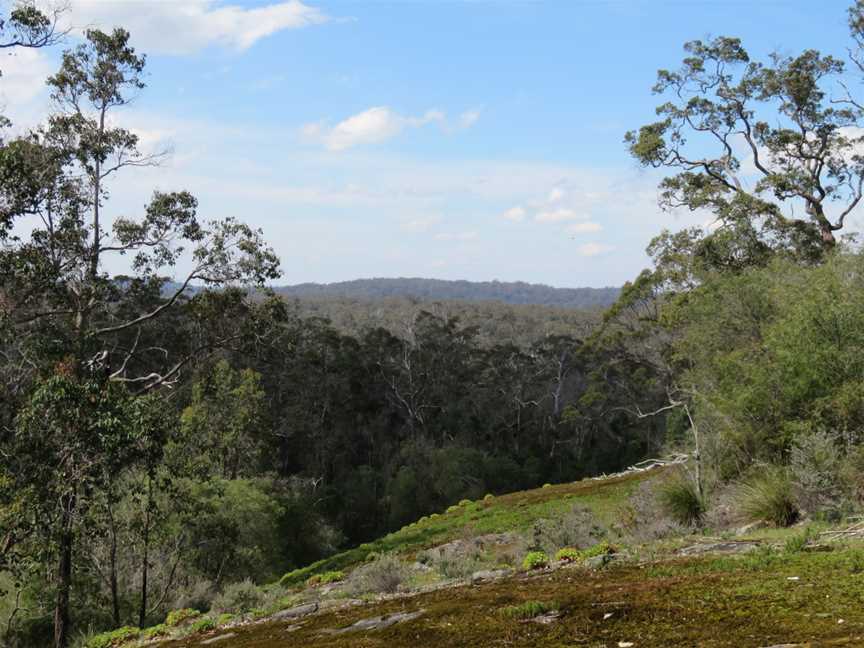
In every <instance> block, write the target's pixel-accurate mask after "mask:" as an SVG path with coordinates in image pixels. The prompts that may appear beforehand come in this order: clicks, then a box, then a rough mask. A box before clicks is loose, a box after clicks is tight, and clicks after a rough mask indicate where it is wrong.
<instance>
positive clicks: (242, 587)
mask: <svg viewBox="0 0 864 648" xmlns="http://www.w3.org/2000/svg"><path fill="white" fill-rule="evenodd" d="M264 598H265V596H264V592H263V591H261V588H260V587H258V586H257V585H256V584H255V583H253V582H252V581H251V580H250V579H248V578H247V579H246V580H243V581H240V582H239V583H231V584H230V585H228V586H226V587H225V589H224V590H222V592H221V593H220V594H219V596H217V597H216V598H215V599H214V600H213V607H212V608H211V609H212V610H213V611H214V612H233V613H236V614H245V613H246V612H249V611H251V610H252V609H254V608H256V607H260V605H261V604H262V603H263V602H264Z"/></svg>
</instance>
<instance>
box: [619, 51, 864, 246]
mask: <svg viewBox="0 0 864 648" xmlns="http://www.w3.org/2000/svg"><path fill="white" fill-rule="evenodd" d="M684 49H685V51H686V53H687V56H686V57H685V58H684V60H683V63H682V66H681V68H680V69H678V70H660V71H659V72H658V74H657V83H656V85H655V86H654V92H655V93H656V94H658V95H662V96H664V97H666V98H667V101H665V102H664V103H662V104H661V105H659V106H658V107H657V115H658V117H659V119H658V120H657V121H654V122H652V123H649V124H647V125H644V126H642V127H641V128H640V129H638V130H636V131H631V132H629V133H627V135H626V138H625V141H626V142H627V144H628V146H629V149H630V152H631V154H632V155H633V156H634V157H635V158H636V160H638V161H639V162H640V163H642V164H643V165H646V166H651V167H655V168H664V169H668V170H671V171H672V175H670V176H667V177H666V178H665V179H663V180H662V182H661V183H660V203H661V206H663V207H664V208H676V207H686V208H689V209H691V210H707V211H708V212H710V213H711V214H712V215H713V217H714V218H716V219H717V221H718V222H719V224H721V225H722V226H740V225H741V224H742V223H746V224H749V225H750V226H752V227H753V228H755V229H756V230H758V231H759V233H760V238H761V239H762V240H764V241H768V242H778V243H780V244H782V245H784V246H791V247H794V248H795V249H796V250H797V251H798V252H799V254H801V255H802V256H803V257H805V258H808V259H810V260H816V259H818V258H820V257H821V255H822V253H823V252H824V251H825V250H828V249H831V248H833V247H834V245H835V244H836V232H839V231H841V230H843V229H844V227H846V225H847V220H848V218H849V215H850V214H851V213H852V212H853V211H854V210H855V208H856V207H858V205H859V204H860V202H861V198H862V190H864V157H862V156H861V154H860V149H861V145H862V144H864V137H862V136H861V135H860V131H859V128H860V127H861V126H862V124H864V111H862V109H861V107H860V106H859V105H858V104H857V103H855V102H854V101H851V100H850V99H851V97H850V96H846V95H845V93H842V92H838V91H839V89H840V88H841V87H842V86H841V85H840V84H841V83H843V81H844V79H845V78H846V77H845V65H844V63H843V61H841V60H839V59H836V58H834V57H831V56H824V55H822V54H820V53H819V52H817V51H815V50H806V51H804V52H802V53H801V54H799V55H797V56H781V55H779V54H778V55H773V56H771V57H770V59H769V60H768V61H767V62H764V63H763V62H757V61H754V60H752V59H751V57H750V55H749V54H748V52H747V51H746V50H745V48H744V47H743V45H742V44H741V41H740V40H739V39H737V38H728V37H718V38H715V39H712V40H710V41H707V42H703V41H698V40H697V41H691V42H689V43H687V44H685V46H684Z"/></svg>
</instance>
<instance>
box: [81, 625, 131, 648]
mask: <svg viewBox="0 0 864 648" xmlns="http://www.w3.org/2000/svg"><path fill="white" fill-rule="evenodd" d="M140 634H141V630H140V629H138V628H134V627H132V626H123V627H122V628H117V629H116V630H111V631H110V632H103V633H101V634H98V635H96V636H95V637H91V638H90V639H89V640H88V641H87V643H86V644H85V646H86V648H114V647H115V646H122V645H123V644H126V643H128V642H130V641H132V640H133V639H137V638H138V636H139V635H140Z"/></svg>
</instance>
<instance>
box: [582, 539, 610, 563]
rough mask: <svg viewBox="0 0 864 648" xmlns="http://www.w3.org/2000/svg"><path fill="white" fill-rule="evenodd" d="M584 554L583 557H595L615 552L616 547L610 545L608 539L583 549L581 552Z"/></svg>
mask: <svg viewBox="0 0 864 648" xmlns="http://www.w3.org/2000/svg"><path fill="white" fill-rule="evenodd" d="M579 553H580V554H581V555H582V559H583V560H584V559H585V558H594V557H595V556H605V555H606V554H613V553H615V547H613V546H612V545H610V544H609V543H608V542H607V541H606V540H604V541H603V542H598V543H597V544H595V545H593V546H591V547H588V548H587V549H583V550H582V551H580V552H579Z"/></svg>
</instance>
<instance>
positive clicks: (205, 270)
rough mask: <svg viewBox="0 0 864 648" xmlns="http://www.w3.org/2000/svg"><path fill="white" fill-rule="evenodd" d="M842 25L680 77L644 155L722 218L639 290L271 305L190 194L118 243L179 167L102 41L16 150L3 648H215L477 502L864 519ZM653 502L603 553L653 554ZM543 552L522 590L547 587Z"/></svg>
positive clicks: (160, 204) (714, 516)
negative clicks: (135, 642)
mask: <svg viewBox="0 0 864 648" xmlns="http://www.w3.org/2000/svg"><path fill="white" fill-rule="evenodd" d="M4 17H5V18H6V20H4V21H2V22H0V37H2V39H3V41H2V45H3V47H4V48H13V47H36V48H38V47H51V46H54V45H57V43H58V41H59V39H60V38H61V36H62V34H61V33H59V32H58V31H57V26H56V25H57V23H56V22H55V21H56V16H51V15H46V14H45V13H43V12H42V11H40V10H39V9H38V8H37V7H36V6H35V5H33V4H30V3H24V4H21V5H18V6H16V8H15V9H13V10H12V11H11V12H9V13H8V15H5V14H4ZM848 19H849V27H850V34H851V42H850V43H849V56H850V57H851V58H849V59H848V60H847V59H845V58H843V59H841V58H837V57H834V56H829V55H823V54H821V53H819V52H816V51H814V50H805V51H803V52H801V53H799V54H795V55H776V56H774V57H771V58H768V59H766V60H765V61H761V62H757V61H754V60H751V57H750V55H749V54H748V52H747V50H746V49H745V48H744V45H743V44H742V43H741V42H740V41H739V40H737V39H735V38H729V37H717V38H714V39H711V40H707V41H693V42H689V43H687V44H686V45H685V57H684V59H683V61H682V63H681V66H680V67H679V68H676V69H673V70H665V69H664V70H660V72H659V73H658V80H657V85H656V86H655V88H654V90H655V92H656V93H657V94H658V95H662V97H660V98H659V101H660V102H661V103H660V104H659V106H658V109H657V121H654V122H651V123H648V124H646V125H644V126H642V127H641V128H639V129H636V130H634V131H631V132H629V133H627V134H626V136H625V146H627V148H628V149H629V151H630V153H631V154H632V155H633V157H634V159H635V160H636V161H637V162H638V163H640V164H643V165H645V166H648V167H654V168H657V169H660V170H662V172H663V173H664V178H663V180H662V181H661V185H660V190H659V192H660V193H659V195H660V200H661V203H662V204H663V205H664V206H665V207H668V208H669V209H682V208H685V209H691V210H698V211H700V212H709V213H710V214H711V216H712V222H711V226H706V227H704V228H702V227H697V228H689V229H685V230H682V231H678V232H672V231H668V230H664V231H662V232H660V233H659V234H658V236H657V237H656V238H654V239H653V240H652V241H651V242H650V243H649V244H648V254H649V256H650V258H651V266H650V267H649V268H648V269H646V270H644V271H643V272H642V273H641V274H640V275H639V276H638V277H635V278H634V279H633V281H632V282H629V283H627V284H626V285H625V286H624V287H623V289H621V291H620V293H619V292H618V291H616V290H615V289H600V290H598V291H592V290H590V289H576V290H575V291H565V292H561V289H551V288H547V287H537V286H529V285H528V284H506V283H500V284H499V283H491V284H467V283H463V282H436V281H432V280H376V281H371V282H370V281H359V282H349V283H348V285H347V286H345V285H337V286H329V287H327V288H326V289H322V288H319V287H316V286H305V285H304V286H298V287H293V288H290V289H289V288H285V289H273V288H272V286H274V285H278V284H280V283H281V282H283V281H284V280H285V278H284V277H283V276H282V274H281V270H280V259H279V258H278V256H277V255H276V253H275V252H274V251H273V249H272V248H271V247H270V246H269V245H268V244H267V242H266V241H267V237H266V232H263V231H261V230H259V229H256V228H254V227H252V226H251V225H249V224H247V223H245V222H243V221H241V220H238V219H233V218H227V219H216V220H214V219H208V218H207V217H206V215H202V214H199V208H198V201H197V199H196V198H195V197H194V196H193V195H192V194H190V193H188V192H185V191H177V192H162V191H158V190H156V191H154V192H153V194H152V198H151V200H150V202H149V203H148V204H147V205H146V206H145V207H144V209H143V210H142V211H141V213H140V214H137V215H133V216H128V217H123V218H116V219H113V220H112V221H111V222H106V220H105V208H106V205H107V204H108V203H109V201H110V198H111V196H110V195H109V194H108V193H107V191H106V188H105V183H106V179H107V178H109V177H112V176H113V175H114V174H117V173H129V174H135V173H136V171H137V170H138V169H140V168H141V167H146V166H149V165H153V164H158V163H160V162H161V161H162V154H161V153H155V154H153V153H148V154H145V153H143V152H142V151H141V150H140V143H139V139H138V136H137V135H136V134H135V133H134V132H132V131H131V130H128V129H126V128H123V127H120V126H117V123H118V122H116V121H114V120H113V119H112V117H113V115H114V114H115V112H116V111H118V110H121V109H122V108H123V107H124V106H126V105H127V104H128V103H129V102H130V101H131V100H132V98H133V97H135V96H137V95H138V94H139V93H140V92H142V91H144V89H145V82H144V80H145V79H146V59H145V58H144V56H143V55H142V54H141V53H140V52H137V51H136V50H135V49H134V48H133V47H132V46H131V45H130V41H129V38H130V36H129V34H128V32H126V31H125V30H123V29H120V28H118V29H116V30H114V31H111V32H103V31H100V30H95V29H92V30H87V31H86V33H85V34H84V37H83V38H82V39H80V40H78V41H75V42H74V44H73V46H72V47H70V48H68V49H67V50H66V51H65V53H64V55H63V57H62V61H61V64H60V67H59V69H58V70H57V72H56V73H55V74H54V75H52V76H51V77H50V78H49V79H48V86H49V88H50V91H51V95H52V99H53V106H54V109H53V110H54V112H53V113H52V114H51V116H50V117H49V118H48V120H47V121H46V122H45V123H44V124H43V125H42V126H40V127H38V128H36V129H34V130H32V131H30V132H27V133H23V134H14V133H13V132H12V131H10V132H9V134H7V135H6V136H4V137H3V139H2V141H0V244H2V245H0V353H2V360H3V362H2V365H0V586H2V590H3V592H2V599H0V632H2V636H3V641H4V642H5V644H6V645H8V646H11V647H19V646H20V647H24V646H48V645H54V646H55V647H56V648H66V647H67V646H70V645H73V644H75V645H80V646H88V648H89V647H95V648H105V647H109V646H114V645H120V643H122V642H120V643H114V641H115V639H117V640H118V641H120V639H122V638H123V637H126V638H132V639H137V637H138V636H139V635H138V633H139V629H144V628H148V627H154V628H157V629H159V628H160V627H161V629H160V630H158V632H157V631H156V630H154V631H153V632H154V633H155V634H154V635H153V636H154V637H158V636H161V635H160V634H159V633H160V632H162V631H165V632H166V633H167V632H168V630H166V626H165V625H164V624H163V622H165V623H167V624H168V626H172V627H173V626H174V625H176V623H180V620H178V619H179V617H182V616H183V614H187V613H188V614H191V612H190V610H193V609H194V610H198V611H203V612H208V611H209V612H210V613H211V614H210V616H207V617H205V618H202V619H200V620H199V621H198V622H196V623H202V625H200V627H199V626H192V630H190V631H193V632H194V631H197V630H196V629H195V628H197V629H199V630H202V631H205V630H208V629H210V628H212V627H214V626H215V625H217V622H218V618H220V617H217V616H216V615H217V614H218V613H229V612H230V613H233V612H238V613H239V614H241V615H242V614H248V615H253V614H255V613H256V611H257V610H258V605H259V603H260V601H261V600H262V599H261V598H260V597H261V596H262V595H261V592H262V591H263V590H262V589H261V588H263V586H265V585H266V586H267V587H268V589H267V592H268V593H269V594H268V595H270V596H271V599H270V600H275V601H277V602H279V601H283V600H287V599H285V598H284V597H289V594H290V595H293V594H291V593H290V592H289V591H288V590H283V589H282V588H283V587H289V586H291V585H293V582H292V581H291V578H287V577H284V578H283V576H284V575H285V574H286V572H292V570H296V569H298V568H303V567H304V566H306V565H308V564H309V563H312V562H314V561H316V560H318V559H321V558H324V557H327V556H330V555H333V554H335V553H336V552H338V551H340V550H345V549H350V548H352V547H356V546H357V545H360V546H363V545H362V543H365V542H368V541H371V540H374V539H376V538H378V537H379V536H382V535H384V534H386V533H388V532H390V531H396V530H399V529H403V528H404V527H406V526H408V525H412V524H415V521H416V520H418V519H422V518H425V517H426V516H430V518H431V516H437V515H438V514H439V513H440V512H441V511H442V510H446V509H448V507H453V506H454V505H457V503H460V504H458V506H466V507H467V506H468V505H469V504H471V505H472V506H475V505H476V503H472V502H473V501H474V500H482V499H484V498H487V497H488V499H485V501H487V502H489V501H494V499H495V496H496V495H498V494H501V493H506V492H512V491H517V490H521V489H528V488H535V487H538V486H541V485H544V484H557V483H562V482H571V481H574V480H576V479H580V478H583V477H589V476H594V475H598V474H602V473H610V472H615V471H618V470H621V469H622V468H625V467H627V466H629V465H631V464H633V463H635V462H637V461H639V460H642V459H644V458H646V457H651V456H658V455H661V454H667V453H671V452H679V453H684V454H685V455H686V457H687V458H688V461H687V462H686V463H681V464H680V466H679V467H680V468H681V469H680V470H678V471H676V472H675V473H674V475H672V477H670V479H668V480H667V481H666V482H664V484H663V490H662V492H661V493H659V495H657V498H656V502H655V503H658V504H657V506H658V508H657V509H656V511H657V513H656V515H657V516H660V515H661V513H660V511H662V515H663V516H665V517H664V518H663V519H664V520H667V519H668V521H669V525H668V526H664V527H663V533H669V532H670V531H669V529H673V530H674V531H675V532H678V533H689V532H697V533H698V532H702V531H706V530H708V531H710V530H716V531H718V532H727V531H729V530H730V529H731V528H732V523H731V522H730V519H735V520H744V521H748V522H752V521H758V522H760V523H764V524H770V525H774V526H778V527H783V526H788V525H791V524H794V523H795V522H797V521H798V520H801V519H808V520H816V521H823V522H826V523H828V522H831V521H837V520H841V519H844V518H845V517H846V516H848V515H850V514H854V513H856V512H860V511H861V510H862V507H864V445H862V438H861V430H862V426H864V379H862V375H864V373H862V371H864V366H862V363H864V360H862V358H864V353H862V351H864V335H862V331H864V254H862V252H861V248H860V245H859V243H858V241H857V235H856V233H855V232H854V231H850V230H854V228H853V227H852V224H853V223H854V218H855V215H856V214H858V213H859V211H860V203H861V199H862V192H864V158H862V155H861V153H860V151H861V147H862V145H864V137H862V136H861V135H860V133H861V132H862V131H861V128H862V127H864V106H862V103H861V101H862V100H860V99H859V98H858V95H857V94H856V93H855V91H856V90H857V89H858V87H857V85H853V84H852V83H851V81H852V80H856V81H859V80H860V79H861V78H864V54H862V52H864V49H862V47H864V3H861V2H858V3H856V4H854V5H853V6H852V7H851V8H850V9H849V11H848ZM837 56H838V57H845V56H846V54H844V53H843V52H842V51H841V52H839V53H838V55H837ZM634 91H636V90H634ZM25 225H26V226H25ZM121 263H122V264H125V265H124V266H123V267H126V268H127V270H126V271H125V272H124V273H123V274H121V275H117V274H114V273H112V272H110V271H109V270H108V268H112V267H117V265H118V264H121ZM322 290H323V291H324V294H322V293H321V291H322ZM345 290H348V292H344V291H345ZM586 291H588V292H586ZM406 292H407V293H408V294H409V295H410V296H406ZM612 297H614V298H615V301H614V303H613V304H611V306H609V308H606V309H605V310H601V309H598V308H593V307H596V306H604V305H606V304H607V300H608V299H611V298H612ZM486 299H492V300H493V301H481V300H486ZM502 302H513V303H509V304H505V303H502ZM537 302H540V303H541V304H543V305H539V306H535V305H531V304H535V303H537ZM575 305H579V306H585V305H588V306H592V308H590V309H588V310H580V309H577V308H570V306H575ZM565 306H566V307H567V308H564V307H565ZM670 474H671V473H670ZM541 490H542V489H541ZM652 501H654V500H652ZM637 504H639V503H638V502H635V503H634V502H630V503H626V504H625V506H624V507H623V508H621V509H620V510H616V512H615V516H616V517H618V518H620V520H619V523H620V524H619V526H620V529H617V530H615V529H608V530H606V531H604V532H606V533H609V534H612V533H613V532H614V533H619V535H618V536H616V539H618V540H621V541H628V542H629V541H632V538H633V534H632V533H631V532H632V528H631V529H629V531H628V533H631V535H625V533H624V531H622V530H621V529H624V527H627V525H628V524H630V526H631V527H632V526H633V525H643V526H644V527H645V528H647V527H649V526H651V521H650V520H646V519H645V515H644V510H643V509H639V508H638V506H637ZM458 506H457V508H458ZM639 506H641V505H639ZM451 510H452V509H451ZM579 514H580V513H579V511H576V512H575V513H574V515H576V517H577V518H578V517H579ZM640 515H641V517H640ZM658 519H659V517H658ZM580 520H581V522H584V520H582V519H581V518H579V519H578V520H577V522H580ZM627 520H630V522H629V523H628V522H627ZM581 522H580V523H581ZM574 524H575V523H574ZM588 526H590V525H588ZM538 528H540V530H539V531H537V532H536V533H535V534H534V536H533V537H532V538H531V539H529V540H526V541H525V542H526V544H525V546H524V549H525V550H526V551H529V550H530V552H529V553H528V554H527V555H526V556H522V555H520V556H518V557H517V558H516V559H515V560H516V561H517V562H519V563H521V562H522V560H523V559H525V560H528V558H529V556H530V555H531V554H534V557H535V558H536V559H538V560H540V561H541V562H542V561H543V560H546V561H547V562H548V558H549V557H548V556H546V557H545V558H543V556H540V557H539V558H538V557H537V555H536V554H538V553H540V554H543V551H542V549H543V548H544V547H543V546H542V542H543V533H541V532H543V528H542V525H541V526H540V527H538ZM652 528H653V527H652ZM535 530H536V529H535ZM625 530H626V529H625ZM643 531H644V529H643ZM586 533H587V532H586ZM592 533H593V530H592ZM652 533H653V531H652ZM547 535H548V533H547ZM589 535H590V534H589ZM592 537H593V536H592ZM610 537H611V536H610ZM657 537H661V536H660V535H659V533H658V535H657ZM652 539H656V538H654V537H652ZM586 542H587V540H586ZM633 542H634V543H635V541H633ZM520 547H521V545H520ZM554 548H555V549H556V550H558V549H568V548H569V549H572V550H573V551H577V550H576V549H575V548H573V547H565V546H562V547H557V546H556V547H554ZM607 548H608V547H606V548H604V549H603V550H602V551H601V553H603V552H605V551H606V549H607ZM543 555H544V556H545V554H543ZM573 555H577V554H573ZM604 555H605V554H604ZM578 557H580V559H581V558H584V557H585V556H584V555H583V554H578ZM366 558H367V557H364V560H365V559H366ZM368 558H369V559H370V561H371V562H372V565H373V567H374V568H378V567H379V566H380V565H382V564H383V565H385V566H386V565H390V567H392V569H393V570H394V571H397V572H398V571H399V569H401V567H400V566H399V565H398V561H397V560H396V558H393V557H389V556H379V555H371V554H370V555H369V556H368ZM388 561H390V562H388ZM529 562H530V561H529ZM394 565H395V567H394ZM450 567H452V566H447V568H450ZM530 568H531V565H530V564H529V565H528V567H527V569H530ZM445 571H446V570H445ZM295 573H305V572H302V570H301V572H295ZM361 573H362V572H361ZM314 576H316V577H318V579H319V580H318V581H315V583H313V584H310V586H311V585H314V584H318V583H320V579H321V578H322V577H323V574H314ZM331 576H332V575H331ZM342 576H343V575H342V574H339V575H338V578H342ZM332 577H333V578H337V576H332ZM280 583H281V584H280ZM387 587H389V585H388V586H387ZM394 589H395V587H394ZM369 591H373V590H371V589H370V590H366V591H365V592H366V593H368V592H369ZM377 591H389V590H386V589H384V588H382V589H381V590H377ZM361 593H362V592H361ZM244 597H247V598H246V599H244ZM289 598H290V597H289ZM241 599H243V600H241ZM277 604H281V603H277ZM172 611H173V612H172ZM196 614H198V613H197V612H196ZM178 615H179V616H178ZM181 620H182V619H181ZM169 621H170V622H169ZM174 622H176V623H174ZM208 624H209V625H208ZM102 631H108V632H117V633H120V634H117V635H110V636H109V635H102V634H100V632H102ZM123 633H126V634H125V635H124V634H123ZM121 635H122V636H121ZM106 637H107V638H106ZM100 642H101V643H100Z"/></svg>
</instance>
